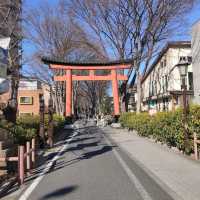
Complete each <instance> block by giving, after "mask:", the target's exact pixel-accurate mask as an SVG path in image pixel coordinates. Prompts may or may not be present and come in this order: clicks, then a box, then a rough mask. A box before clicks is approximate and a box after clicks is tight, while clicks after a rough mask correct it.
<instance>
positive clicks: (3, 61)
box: [0, 47, 8, 78]
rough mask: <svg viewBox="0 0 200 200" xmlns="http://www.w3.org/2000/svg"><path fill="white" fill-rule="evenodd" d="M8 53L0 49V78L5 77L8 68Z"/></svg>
mask: <svg viewBox="0 0 200 200" xmlns="http://www.w3.org/2000/svg"><path fill="white" fill-rule="evenodd" d="M7 57H8V52H7V50H5V49H3V48H1V47H0V77H2V78H6V77H7V67H8V60H7Z"/></svg>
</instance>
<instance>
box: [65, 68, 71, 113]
mask: <svg viewBox="0 0 200 200" xmlns="http://www.w3.org/2000/svg"><path fill="white" fill-rule="evenodd" d="M66 73H67V74H66V75H67V77H66V108H65V109H66V111H65V112H66V114H65V115H66V117H71V115H72V70H71V69H68V70H66Z"/></svg>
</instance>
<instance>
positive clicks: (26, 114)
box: [19, 112, 33, 117]
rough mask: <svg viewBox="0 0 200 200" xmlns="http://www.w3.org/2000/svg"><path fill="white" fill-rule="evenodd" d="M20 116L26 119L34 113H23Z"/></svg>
mask: <svg viewBox="0 0 200 200" xmlns="http://www.w3.org/2000/svg"><path fill="white" fill-rule="evenodd" d="M19 115H20V116H22V117H26V116H32V115H33V113H21V112H20V113H19Z"/></svg>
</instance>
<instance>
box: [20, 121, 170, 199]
mask: <svg viewBox="0 0 200 200" xmlns="http://www.w3.org/2000/svg"><path fill="white" fill-rule="evenodd" d="M88 125H89V124H88ZM90 125H91V124H90ZM67 135H68V134H66V138H65V139H67ZM72 135H73V136H72V137H71V139H69V138H68V140H66V142H65V143H66V144H65V145H66V146H65V148H64V149H63V150H62V152H60V153H59V155H58V156H57V158H58V159H57V160H56V162H55V163H54V164H53V167H51V170H50V171H49V172H48V173H46V174H45V176H43V177H42V176H41V178H40V180H39V181H35V182H34V184H32V186H30V187H31V189H32V190H31V189H30V187H29V188H27V190H26V191H25V193H26V194H25V193H24V196H22V197H21V198H20V200H25V199H28V200H48V199H49V200H53V199H55V200H59V199H60V200H61V199H62V200H142V199H143V200H172V198H171V197H170V195H169V194H167V193H166V192H165V191H164V190H163V189H162V188H161V187H160V186H159V185H158V184H157V183H156V182H155V181H154V180H153V179H152V178H150V176H148V174H146V173H145V172H144V171H143V170H142V168H140V166H139V165H138V164H137V162H135V161H134V160H131V159H130V158H129V156H128V155H127V154H126V153H125V152H123V151H122V150H121V149H119V148H118V147H117V146H116V145H115V144H111V143H110V142H107V139H105V138H104V135H103V134H102V131H101V129H99V128H97V127H92V126H90V127H82V128H80V129H77V130H76V131H74V133H72ZM54 156H55V154H53V155H51V156H50V158H49V159H50V160H51V159H53V157H54ZM41 170H45V167H44V168H42V169H41ZM30 191H31V193H30Z"/></svg>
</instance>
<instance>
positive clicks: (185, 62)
mask: <svg viewBox="0 0 200 200" xmlns="http://www.w3.org/2000/svg"><path fill="white" fill-rule="evenodd" d="M190 64H191V59H190V57H181V58H180V60H179V63H178V64H177V65H176V66H177V67H178V69H179V73H180V77H181V90H182V96H183V124H184V145H185V147H184V148H185V149H184V150H187V147H188V139H189V138H188V133H187V127H186V125H187V110H188V109H187V107H188V104H187V95H186V91H187V84H186V77H187V73H188V66H189V65H190Z"/></svg>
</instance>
